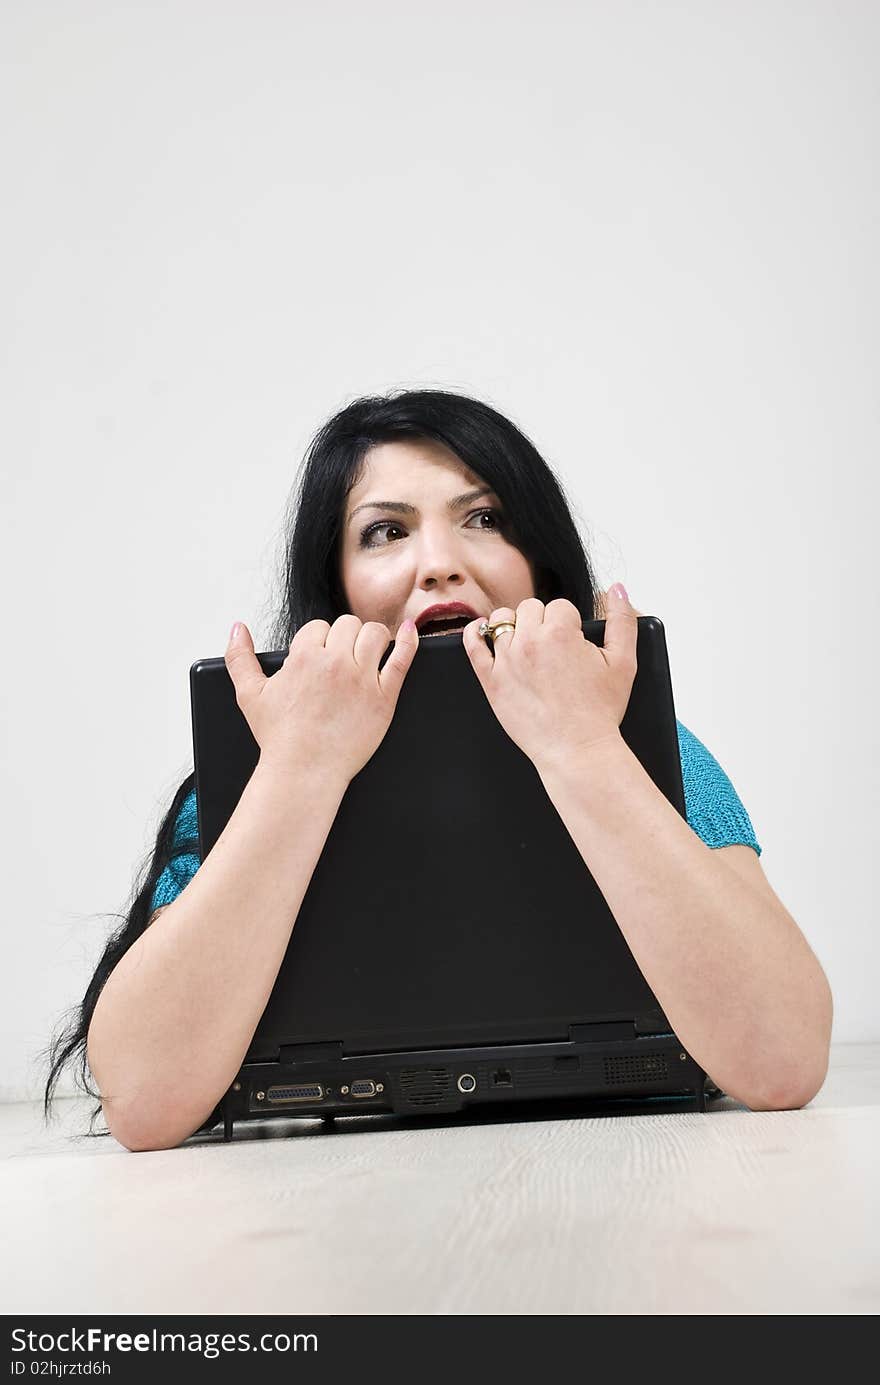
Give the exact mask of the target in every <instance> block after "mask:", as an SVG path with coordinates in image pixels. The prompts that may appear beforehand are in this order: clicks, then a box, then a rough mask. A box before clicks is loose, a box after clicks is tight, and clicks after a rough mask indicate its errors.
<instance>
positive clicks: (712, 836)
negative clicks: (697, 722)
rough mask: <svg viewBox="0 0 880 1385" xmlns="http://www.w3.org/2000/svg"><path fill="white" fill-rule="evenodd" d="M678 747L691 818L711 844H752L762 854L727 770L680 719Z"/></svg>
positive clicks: (701, 834) (689, 817) (712, 845)
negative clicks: (726, 772) (725, 771)
mask: <svg viewBox="0 0 880 1385" xmlns="http://www.w3.org/2000/svg"><path fill="white" fill-rule="evenodd" d="M675 725H676V729H677V731H678V748H679V752H680V754H681V777H682V779H683V781H684V800H685V808H686V810H687V820H688V824H689V826H690V827H692V828H693V829H694V831H695V832H696V833H697V836H698V837H700V838H701V839H702V840H703V841H704V842H705V843H706V845H707V846H711V847H719V846H736V845H738V844H740V843H741V844H742V845H743V846H751V847H753V848H754V850H755V851H756V852H757V853H758V855H759V856H760V855H761V848H760V846H759V845H758V841H757V838H756V837H755V832H754V829H753V827H752V824H751V820H750V818H749V815H748V813H747V812H746V810H745V808H744V807H743V805H742V803H741V802H740V799H739V796H738V794H737V792H736V789H735V788H734V787H733V785H732V784H731V782H730V780H729V779H728V777H727V775H726V774H725V773H724V770H723V769H722V768H721V766H720V765H719V763H718V761H717V760H716V759H715V757H714V755H711V754H710V753H709V751H708V750H707V749H706V747H705V746H704V745H703V743H702V741H699V740H697V737H696V736H695V735H694V734H693V732H692V731H689V730H688V729H687V727H686V726H682V724H681V722H680V721H676V723H675Z"/></svg>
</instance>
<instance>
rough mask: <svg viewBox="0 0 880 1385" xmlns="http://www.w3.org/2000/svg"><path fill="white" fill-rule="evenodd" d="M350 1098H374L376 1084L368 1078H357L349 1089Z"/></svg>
mask: <svg viewBox="0 0 880 1385" xmlns="http://www.w3.org/2000/svg"><path fill="white" fill-rule="evenodd" d="M349 1090H350V1092H351V1095H352V1096H375V1095H376V1084H375V1082H373V1081H371V1080H370V1078H364V1077H361V1078H358V1080H357V1082H352V1084H351V1087H350V1089H349Z"/></svg>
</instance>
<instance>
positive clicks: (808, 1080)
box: [740, 1063, 827, 1111]
mask: <svg viewBox="0 0 880 1385" xmlns="http://www.w3.org/2000/svg"><path fill="white" fill-rule="evenodd" d="M826 1073H827V1063H826V1064H825V1067H824V1068H823V1069H822V1071H821V1072H818V1071H817V1070H816V1069H812V1070H809V1071H807V1072H805V1073H800V1072H799V1073H794V1074H791V1075H788V1076H786V1075H785V1074H783V1073H776V1074H774V1075H773V1077H772V1078H770V1079H769V1080H768V1081H766V1082H764V1083H763V1084H757V1085H753V1086H750V1087H749V1089H748V1090H747V1091H746V1092H745V1093H744V1094H743V1096H742V1097H741V1098H740V1100H741V1101H742V1102H743V1104H744V1105H746V1106H748V1108H749V1110H750V1111H800V1110H802V1108H803V1107H804V1106H809V1104H810V1102H811V1101H812V1100H813V1098H814V1097H815V1096H816V1095H817V1093H818V1092H819V1091H820V1090H821V1088H822V1084H823V1083H824V1081H825V1076H826Z"/></svg>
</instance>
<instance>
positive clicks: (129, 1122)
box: [45, 390, 832, 1150]
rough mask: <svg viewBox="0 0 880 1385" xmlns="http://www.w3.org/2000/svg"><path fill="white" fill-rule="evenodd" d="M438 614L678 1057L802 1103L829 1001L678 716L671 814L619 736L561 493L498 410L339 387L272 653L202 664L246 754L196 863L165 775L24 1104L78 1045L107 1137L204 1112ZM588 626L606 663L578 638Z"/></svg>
mask: <svg viewBox="0 0 880 1385" xmlns="http://www.w3.org/2000/svg"><path fill="white" fill-rule="evenodd" d="M451 603H456V604H458V605H459V606H460V607H461V609H460V610H459V611H458V612H457V613H456V612H452V613H450V612H446V615H447V616H449V615H450V614H451V615H456V614H457V615H458V617H459V619H460V620H461V621H462V622H463V643H464V648H465V650H466V652H467V656H468V658H469V659H470V661H471V664H472V667H473V669H474V672H475V675H476V677H477V678H478V680H479V682H480V685H481V687H482V688H483V691H484V692H485V695H486V697H487V699H488V701H489V703H490V705H491V707H492V709H493V711H494V713H495V715H496V716H497V717H498V720H499V722H500V724H501V725H502V726H503V728H504V730H505V731H506V732H507V734H508V735H509V736H510V737H511V739H512V740H513V741H514V742H515V743H516V744H517V745H518V746H519V747H520V749H521V750H522V751H523V752H524V753H525V754H527V755H528V756H529V757H530V758H531V759H532V761H533V763H534V764H535V766H536V768H537V769H538V772H539V774H540V775H541V779H542V782H543V784H544V786H545V788H546V790H547V793H548V795H549V797H550V798H551V800H552V801H553V803H554V805H555V806H556V808H557V811H558V812H559V814H560V816H561V817H562V819H563V821H564V822H565V824H566V826H567V827H568V830H569V832H570V834H571V837H572V839H573V841H574V842H575V845H576V846H577V847H578V849H579V850H580V852H581V854H582V856H583V858H584V860H585V862H586V864H587V866H588V868H589V869H590V871H591V872H592V874H593V876H594V878H595V879H596V882H597V884H598V885H599V888H600V889H601V890H602V893H603V895H604V896H605V898H606V900H607V902H608V905H609V907H610V909H611V912H612V913H613V915H614V917H615V919H616V921H617V923H618V925H619V926H620V928H621V931H622V932H623V935H624V937H625V938H626V941H627V943H628V945H629V947H630V950H631V951H632V953H633V955H634V957H635V959H636V961H637V962H638V964H639V967H640V968H641V970H642V972H643V974H644V976H645V977H646V979H647V981H648V983H649V985H650V986H651V988H652V989H653V991H654V993H655V994H656V996H657V997H658V1000H659V1001H660V1003H661V1005H662V1007H663V1010H664V1012H665V1013H666V1015H667V1017H668V1019H669V1021H670V1023H671V1025H672V1027H673V1029H674V1031H675V1033H676V1034H677V1035H678V1037H679V1038H680V1039H681V1041H682V1043H683V1044H684V1045H685V1047H686V1048H687V1049H688V1051H689V1052H690V1053H691V1054H692V1056H693V1057H694V1058H695V1060H696V1061H697V1062H698V1063H699V1064H700V1065H701V1066H702V1067H703V1068H704V1069H705V1070H706V1071H707V1072H710V1073H711V1074H712V1077H713V1080H714V1081H715V1082H716V1083H717V1084H718V1086H720V1087H721V1088H722V1089H723V1090H724V1091H725V1092H727V1093H728V1094H729V1095H731V1096H733V1097H735V1098H736V1099H738V1100H740V1101H742V1102H744V1103H745V1104H746V1105H748V1106H751V1107H752V1108H753V1109H764V1110H772V1109H780V1108H789V1107H797V1106H801V1105H804V1104H805V1103H806V1102H808V1101H809V1100H811V1099H812V1097H813V1096H814V1095H815V1093H816V1092H817V1091H818V1089H819V1087H820V1086H821V1085H822V1082H823V1081H824V1077H825V1073H826V1070H827V1062H828V1047H829V1042H830V1033H831V1018H832V1002H831V993H830V989H829V987H828V982H827V980H826V978H825V975H824V973H823V971H822V968H821V966H820V965H819V962H818V961H817V959H816V957H815V956H814V954H813V953H812V951H811V949H810V948H809V946H808V944H807V942H806V940H805V938H804V937H803V935H802V933H801V932H800V930H799V928H798V927H797V924H796V923H795V921H794V919H793V918H792V917H791V915H790V914H789V913H788V912H787V910H786V909H785V908H784V906H783V905H782V903H781V902H780V900H779V899H778V898H777V896H776V895H775V893H774V892H773V890H772V889H771V887H770V885H769V883H768V882H767V879H766V877H765V875H764V872H763V870H762V868H761V865H760V861H759V856H760V852H761V848H760V846H759V845H758V843H757V841H756V840H755V836H754V833H753V831H752V826H751V823H750V821H749V818H748V814H747V813H746V811H745V809H744V807H743V805H742V804H741V803H740V801H739V799H738V797H737V795H736V793H735V791H734V789H733V786H732V785H731V783H730V781H729V779H728V778H727V777H726V775H725V774H724V773H723V771H722V770H721V769H720V766H718V764H717V762H716V761H715V760H714V759H713V757H712V756H711V755H710V754H709V752H708V751H707V750H706V749H705V747H704V746H702V745H701V743H700V742H699V741H698V740H697V739H696V737H694V736H693V735H691V733H690V732H689V731H687V729H686V728H685V727H683V726H682V725H681V723H678V735H679V746H680V750H681V756H682V771H683V778H684V784H685V798H686V805H687V821H685V820H684V819H683V818H682V817H681V815H680V814H679V813H678V812H677V811H676V810H675V809H674V808H673V806H672V805H671V804H670V802H669V801H668V799H666V797H665V796H664V795H663V794H662V793H661V792H660V790H659V789H657V787H656V785H655V784H654V783H653V781H652V780H651V778H650V776H649V775H648V774H647V772H646V771H645V770H644V769H643V767H642V765H641V764H640V762H639V761H638V759H637V758H636V757H635V756H634V755H633V754H632V752H631V751H630V750H629V748H628V746H627V745H626V743H625V742H624V740H623V738H622V737H621V735H620V730H619V727H620V723H621V721H622V719H623V715H624V712H625V710H626V707H627V703H628V701H629V696H630V691H631V689H632V683H633V679H634V676H635V671H636V657H635V649H636V633H637V615H638V612H637V611H635V609H634V608H633V607H632V606H631V605H630V603H629V599H628V597H627V595H626V592H625V591H624V590H623V588H622V587H620V586H619V584H615V586H614V587H612V588H611V589H610V591H609V592H608V593H607V596H603V594H601V593H600V592H598V591H597V588H596V583H595V580H594V577H593V573H592V570H591V566H590V563H589V560H588V558H587V556H586V554H585V553H584V549H583V545H582V543H581V540H580V538H579V536H578V533H577V530H576V528H575V524H574V522H573V519H572V516H571V513H570V511H569V507H568V504H567V503H566V500H565V498H564V495H563V491H562V488H561V486H560V484H559V482H558V480H557V479H556V477H555V476H554V474H553V473H552V471H551V470H550V468H549V467H548V466H547V464H546V462H545V461H544V460H543V459H542V457H541V456H540V454H539V453H538V452H537V450H536V449H535V447H534V446H533V445H532V443H531V442H530V441H529V440H528V439H527V438H526V437H525V436H524V435H523V434H522V433H521V432H520V431H519V430H518V429H517V428H516V427H515V426H514V425H513V424H512V423H511V422H510V421H509V420H508V419H506V418H504V417H503V416H502V415H501V414H499V413H498V412H496V411H495V410H494V409H492V408H490V407H489V406H487V405H485V404H483V403H481V402H479V401H477V400H474V399H470V398H467V397H466V396H463V395H457V394H452V393H448V392H445V391H438V390H410V391H401V392H396V393H393V394H391V395H389V396H388V397H377V398H364V399H359V400H356V401H355V402H354V403H352V404H350V405H348V406H347V407H346V408H344V409H343V410H341V412H340V413H338V414H337V415H336V416H335V417H333V418H331V419H330V420H329V422H328V423H326V424H325V425H324V427H323V428H321V429H320V431H319V432H318V434H317V436H316V437H315V439H314V441H313V443H312V445H311V447H310V449H309V452H308V454H307V457H306V462H305V467H304V470H303V474H302V477H301V482H300V485H299V489H298V493H297V496H296V502H295V506H294V510H293V514H292V522H291V525H290V529H289V535H288V538H287V557H286V565H285V572H284V596H283V605H282V608H281V615H280V619H279V622H278V624H277V626H276V628H275V630H274V631H273V632H272V636H271V641H272V647H274V648H288V647H289V653H288V656H287V658H286V659H285V662H284V664H283V666H282V668H281V669H280V670H279V671H278V673H277V674H276V675H275V676H274V677H272V678H270V679H267V678H265V677H264V675H263V673H262V670H261V668H260V665H259V662H258V660H257V658H256V656H255V652H254V644H253V640H252V638H251V635H250V632H249V631H248V629H247V627H246V626H244V625H242V624H240V623H238V622H237V623H236V625H235V626H234V627H233V631H232V633H231V636H230V640H229V645H228V648H227V651H226V656H225V657H226V665H227V668H228V670H229V674H230V677H231V678H232V681H233V684H234V686H235V690H236V698H237V702H238V705H239V707H240V709H241V711H242V713H243V715H244V716H245V718H246V719H247V721H248V724H249V726H250V728H251V731H252V733H253V735H254V738H255V740H256V742H257V744H258V746H259V748H260V756H259V761H258V764H257V767H256V769H255V771H254V773H253V775H252V777H251V779H250V781H249V782H248V785H247V787H246V788H245V791H244V793H243V794H242V797H241V800H240V802H239V804H238V806H237V807H236V810H235V812H234V813H233V815H232V817H231V819H230V821H229V823H228V825H227V827H226V829H225V830H224V832H223V833H222V835H221V837H220V838H219V840H218V842H217V843H216V845H215V847H214V848H213V850H212V851H211V852H210V853H209V855H208V857H207V858H206V860H205V861H204V863H201V864H200V863H199V859H198V855H197V852H198V836H197V823H196V820H195V792H194V787H193V786H194V776H193V775H189V776H188V777H187V778H186V779H185V780H184V782H183V783H182V784H181V785H180V787H179V789H178V790H177V792H176V794H175V795H174V799H173V802H172V804H171V806H170V808H169V810H168V813H167V814H166V816H165V819H164V821H163V822H162V825H161V827H160V829H159V833H158V838H157V841H156V846H155V849H154V851H153V854H152V860H151V862H150V866H149V870H148V871H147V874H146V879H145V880H144V881H143V884H142V885H141V886H140V888H139V890H138V891H137V894H136V898H135V901H134V905H133V907H132V909H131V912H130V914H129V916H128V918H127V919H126V921H125V923H124V925H123V927H122V928H121V929H120V930H119V931H118V933H117V934H116V935H115V936H114V937H113V938H111V939H110V941H109V943H108V945H107V949H106V951H105V953H104V955H103V957H102V958H101V961H100V962H99V964H98V967H97V969H96V971H95V975H94V977H93V978H92V981H91V983H90V985H89V987H88V990H87V992H86V995H85V998H84V1000H83V1002H82V1005H81V1007H80V1009H79V1011H78V1013H77V1015H76V1017H75V1019H74V1022H73V1024H72V1025H71V1027H70V1030H69V1032H68V1033H67V1034H66V1035H63V1036H62V1037H61V1039H59V1040H58V1041H57V1042H56V1044H55V1046H54V1051H53V1054H52V1059H53V1061H52V1065H51V1070H50V1075H49V1081H48V1083H47V1088H46V1102H45V1106H46V1111H47V1113H48V1110H49V1105H50V1102H51V1097H52V1091H53V1088H54V1084H55V1082H56V1081H57V1078H58V1075H59V1073H60V1071H61V1069H62V1067H63V1066H64V1064H65V1063H66V1062H67V1061H68V1060H69V1059H70V1057H71V1056H72V1055H73V1054H74V1053H75V1052H76V1051H77V1050H81V1060H82V1081H83V1084H84V1086H85V1088H86V1090H87V1091H90V1092H91V1094H92V1095H94V1096H98V1095H99V1094H100V1098H101V1102H102V1107H103V1111H104V1114H105V1117H106V1120H107V1124H108V1126H109V1129H110V1131H111V1132H112V1133H113V1134H114V1135H115V1136H116V1138H117V1139H118V1140H120V1142H121V1143H122V1144H124V1145H125V1146H127V1147H128V1148H129V1149H132V1150H139V1149H161V1148H168V1147H171V1146H173V1145H176V1144H178V1143H180V1142H181V1141H182V1140H184V1139H185V1138H186V1137H187V1136H188V1135H190V1134H192V1133H193V1132H194V1131H196V1130H197V1129H208V1128H210V1127H211V1126H212V1125H213V1124H215V1123H216V1121H217V1119H218V1118H219V1114H218V1105H219V1102H220V1100H221V1098H222V1096H223V1094H224V1092H225V1091H226V1090H227V1089H228V1087H229V1085H230V1083H231V1082H232V1081H233V1080H234V1078H235V1075H236V1073H237V1071H238V1069H239V1067H240V1066H241V1063H242V1061H243V1059H244V1056H245V1053H246V1051H247V1049H248V1046H249V1044H250V1040H251V1038H252V1036H253V1033H254V1031H255V1029H256V1026H257V1023H258V1021H259V1019H260V1016H261V1015H262V1013H263V1010H264V1008H265V1005H266V1002H267V1000H268V998H269V995H270V993H271V990H272V987H273V985H274V982H275V978H276V976H277V974H278V969H279V967H280V965H281V961H282V958H283V957H284V953H285V950H286V947H287V944H288V941H289V938H290V933H291V927H292V924H291V920H295V918H296V916H297V913H298V911H299V907H300V904H301V902H302V899H303V896H304V894H305V892H306V889H307V888H308V884H309V881H310V879H311V875H312V872H313V870H314V868H315V865H316V863H317V861H318V858H319V856H320V854H321V851H322V849H323V846H324V843H325V841H326V839H327V835H328V833H329V831H330V828H331V826H332V823H333V821H334V818H335V816H336V812H337V810H338V808H339V805H340V802H341V801H342V798H343V796H344V794H345V792H346V789H347V786H348V784H349V782H350V781H351V779H352V778H353V776H354V775H356V774H357V773H358V772H359V771H360V770H361V769H362V768H363V766H364V765H365V764H366V763H367V761H368V760H369V759H370V757H371V756H372V755H373V754H374V752H375V751H376V749H377V747H378V746H379V745H380V743H381V741H382V739H383V737H384V736H385V733H386V732H387V730H388V727H389V725H390V723H391V719H392V717H393V715H394V709H395V706H396V703H397V698H398V696H399V693H400V689H401V687H402V685H403V681H404V679H405V677H406V674H407V671H408V669H409V667H410V665H411V663H412V661H413V659H414V658H417V657H418V648H419V641H420V639H429V638H431V625H430V614H433V615H434V616H435V617H436V616H438V615H439V616H443V614H444V613H443V611H442V610H441V611H440V612H433V613H431V611H430V608H433V607H435V606H440V607H441V608H442V607H443V606H448V605H449V604H451ZM597 616H598V617H600V618H601V617H604V618H605V619H606V632H605V643H604V648H603V649H599V648H597V647H596V646H595V645H593V644H592V643H591V642H590V641H588V640H585V639H584V637H583V633H582V630H581V621H582V619H584V618H586V619H594V618H596V617H597ZM484 620H488V621H489V622H490V623H491V625H492V626H493V627H497V628H494V629H493V630H492V631H490V632H489V633H490V636H491V638H492V647H490V645H489V643H488V642H487V640H486V639H485V638H484V636H483V635H482V634H481V633H480V627H481V623H482V622H483V621H484ZM441 628H444V627H441ZM445 628H448V626H446V627H445ZM392 641H393V644H394V647H393V649H392V651H391V653H390V655H389V657H388V658H387V660H386V661H385V663H384V665H383V667H382V668H381V670H380V669H379V665H380V663H381V661H382V657H383V655H384V654H385V651H386V649H387V648H388V645H389V643H390V642H392ZM294 708H295V712H296V714H295V715H293V709H294ZM88 1069H90V1070H91V1073H92V1074H93V1075H94V1077H95V1078H96V1080H97V1083H98V1087H99V1093H98V1092H94V1091H93V1090H92V1089H91V1088H90V1087H89V1085H88V1079H87V1071H88ZM95 1114H96V1115H97V1112H96V1113H95Z"/></svg>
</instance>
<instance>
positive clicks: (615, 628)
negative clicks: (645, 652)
mask: <svg viewBox="0 0 880 1385" xmlns="http://www.w3.org/2000/svg"><path fill="white" fill-rule="evenodd" d="M601 605H604V607H605V610H604V616H605V643H604V645H603V647H601V648H600V647H599V646H598V645H595V644H593V642H592V640H588V639H587V637H586V636H585V635H584V632H583V630H582V628H581V626H582V623H583V622H582V619H581V614H580V611H579V610H578V609H577V607H576V606H575V605H573V604H572V602H571V601H566V600H563V599H558V600H556V601H551V602H549V603H548V604H547V605H546V606H545V605H544V603H543V602H542V601H539V600H538V599H537V597H528V598H527V599H526V600H525V601H521V602H520V603H519V605H518V606H517V608H516V629H515V630H501V631H500V632H499V634H498V637H497V639H496V640H495V650H494V654H493V652H492V650H491V649H490V647H489V645H488V643H487V641H486V639H485V637H484V636H483V635H480V634H478V630H479V627H480V625H481V623H482V621H483V619H484V617H482V616H481V617H480V619H479V620H473V621H471V622H470V624H469V625H466V626H465V628H464V632H463V640H464V647H465V649H466V651H467V655H468V658H469V659H470V661H471V665H472V667H473V670H474V672H475V674H476V675H477V679H478V680H479V683H480V686H481V687H482V689H483V691H484V693H485V694H486V697H487V698H488V700H489V704H490V706H491V708H492V710H493V712H494V713H495V715H496V717H497V718H498V721H499V722H500V724H501V726H502V727H503V729H504V730H505V731H506V732H507V734H508V736H509V737H510V739H511V740H512V741H513V742H514V743H515V744H516V745H518V746H519V748H520V750H521V751H522V752H523V753H524V754H525V755H528V757H529V759H530V760H531V761H532V763H533V764H534V765H535V767H536V768H537V769H538V771H539V772H540V771H542V770H543V769H544V768H548V769H549V768H552V767H553V766H554V765H560V766H561V765H564V764H565V763H566V761H567V760H569V759H570V757H571V756H572V755H576V754H578V753H580V752H582V751H588V750H589V748H590V747H591V746H594V745H596V744H597V743H599V742H600V741H608V740H609V739H617V738H619V736H620V723H621V722H622V721H623V717H624V713H625V712H626V709H627V705H628V703H629V699H630V693H631V692H632V686H633V682H634V680H635V676H636V666H637V665H636V640H637V636H638V619H637V617H638V616H639V614H640V612H638V611H636V610H635V609H634V607H632V606H631V605H630V603H629V598H628V597H627V596H626V592H625V589H624V588H623V587H621V586H620V584H619V583H615V585H614V586H613V587H611V588H610V589H609V591H608V593H607V594H606V596H605V598H604V602H600V606H601ZM485 618H486V619H488V620H489V623H490V624H491V625H497V624H498V623H499V622H500V621H504V620H513V619H514V612H513V610H512V609H511V608H510V607H509V606H503V607H499V608H497V609H496V610H494V611H492V613H491V615H489V616H488V617H485Z"/></svg>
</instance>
